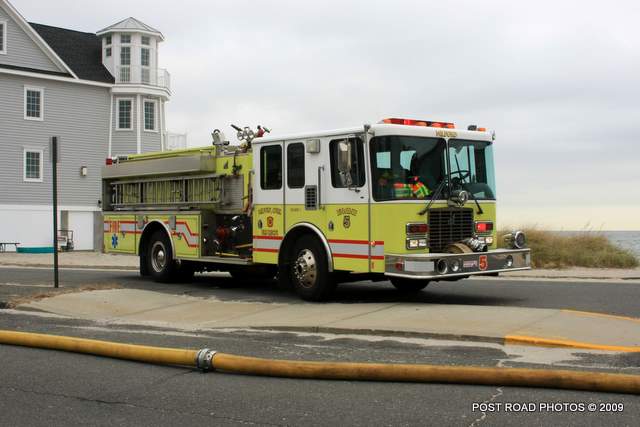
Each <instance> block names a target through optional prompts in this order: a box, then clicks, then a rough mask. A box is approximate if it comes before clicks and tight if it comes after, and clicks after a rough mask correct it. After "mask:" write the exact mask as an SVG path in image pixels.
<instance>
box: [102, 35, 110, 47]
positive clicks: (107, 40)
mask: <svg viewBox="0 0 640 427" xmlns="http://www.w3.org/2000/svg"><path fill="white" fill-rule="evenodd" d="M104 39H105V40H104V41H105V44H106V45H107V46H111V36H107V37H105V38H104Z"/></svg>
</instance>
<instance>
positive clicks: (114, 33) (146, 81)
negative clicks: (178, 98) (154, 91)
mask: <svg viewBox="0 0 640 427" xmlns="http://www.w3.org/2000/svg"><path fill="white" fill-rule="evenodd" d="M96 35H97V36H98V37H100V38H101V40H102V63H103V64H104V66H105V67H106V68H107V69H108V70H109V72H111V74H113V76H114V78H115V83H116V84H123V85H131V84H133V85H144V86H152V87H157V88H163V89H165V90H167V91H169V90H170V86H169V84H170V82H169V73H168V72H167V71H166V70H162V69H159V68H158V45H159V43H160V42H162V41H164V36H163V35H162V33H161V32H160V31H158V30H156V29H155V28H153V27H150V26H148V25H147V24H145V23H143V22H140V21H138V20H137V19H135V18H127V19H123V20H122V21H120V22H118V23H116V24H113V25H111V26H109V27H107V28H105V29H103V30H100V31H98V32H97V33H96Z"/></svg>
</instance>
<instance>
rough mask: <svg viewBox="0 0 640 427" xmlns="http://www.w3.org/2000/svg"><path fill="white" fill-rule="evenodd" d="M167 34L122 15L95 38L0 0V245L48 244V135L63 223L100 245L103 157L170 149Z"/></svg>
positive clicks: (81, 244)
mask: <svg viewBox="0 0 640 427" xmlns="http://www.w3.org/2000/svg"><path fill="white" fill-rule="evenodd" d="M163 40H164V37H163V35H162V34H161V33H160V32H159V31H157V30H155V29H153V28H151V27H149V26H148V25H145V24H143V23H142V22H140V21H138V20H136V19H134V18H127V19H125V20H123V21H120V22H118V23H117V24H114V25H112V26H110V27H107V28H105V29H103V30H100V31H98V32H97V33H95V34H94V33H84V32H79V31H73V30H67V29H63V28H56V27H51V26H47V25H41V24H34V23H29V22H27V21H26V20H25V19H24V18H23V17H22V16H21V15H20V14H19V13H18V11H17V10H16V9H15V8H14V7H13V6H12V5H11V4H10V3H9V2H8V1H6V0H0V242H12V241H15V242H20V244H21V246H23V247H30V246H51V241H52V234H53V233H52V230H51V228H52V226H51V203H52V202H51V163H50V156H49V138H50V137H51V136H53V135H55V136H58V137H59V138H60V143H61V148H60V163H59V183H60V197H59V206H60V224H61V227H60V228H62V229H70V230H73V232H74V239H75V247H76V249H99V248H101V240H100V239H101V236H102V232H101V230H102V221H101V218H100V209H101V200H100V198H101V184H100V169H101V166H102V165H103V164H104V162H105V158H106V157H112V156H117V155H124V154H131V153H141V152H147V151H160V150H163V149H164V148H165V146H166V138H167V133H166V120H165V113H164V111H165V108H164V105H165V102H167V101H168V100H169V97H170V96H171V88H170V79H169V73H168V72H167V71H166V70H163V69H160V68H158V46H159V43H160V42H162V41H163Z"/></svg>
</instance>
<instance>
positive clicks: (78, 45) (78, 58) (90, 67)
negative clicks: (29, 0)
mask: <svg viewBox="0 0 640 427" xmlns="http://www.w3.org/2000/svg"><path fill="white" fill-rule="evenodd" d="M29 25H31V27H32V28H33V29H34V30H35V31H36V32H37V33H38V34H39V35H40V37H42V39H44V41H45V42H46V43H47V44H48V45H49V46H50V47H51V48H52V49H53V50H54V51H55V53H56V54H57V55H58V56H59V57H60V59H62V60H63V61H64V62H65V64H66V65H67V66H69V68H71V70H73V72H74V73H75V74H76V75H77V76H78V78H80V79H84V80H93V81H97V82H104V83H113V82H114V78H113V76H112V75H111V73H110V72H109V71H108V70H107V69H106V68H105V67H104V65H102V42H101V41H100V38H99V37H98V36H96V35H95V34H93V33H83V32H80V31H74V30H67V29H64V28H58V27H51V26H49V25H42V24H35V23H31V22H30V23H29Z"/></svg>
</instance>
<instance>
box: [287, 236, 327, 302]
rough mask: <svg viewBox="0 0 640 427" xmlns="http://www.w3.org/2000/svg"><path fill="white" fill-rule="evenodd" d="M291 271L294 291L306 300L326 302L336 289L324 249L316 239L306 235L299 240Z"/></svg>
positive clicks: (294, 251)
mask: <svg viewBox="0 0 640 427" xmlns="http://www.w3.org/2000/svg"><path fill="white" fill-rule="evenodd" d="M290 269H291V271H290V278H291V282H292V285H293V289H295V291H296V293H297V294H298V295H299V296H300V298H302V299H304V300H307V301H322V300H325V299H327V298H328V297H329V296H330V295H331V293H332V292H333V291H334V289H335V287H336V282H335V281H334V280H333V277H332V276H331V275H330V274H329V268H328V262H327V256H326V255H325V252H324V248H323V247H322V244H321V243H320V242H319V241H318V239H316V238H315V237H312V236H309V235H306V236H302V237H300V238H299V239H298V241H297V242H296V244H295V247H294V249H293V259H292V260H291V262H290Z"/></svg>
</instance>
